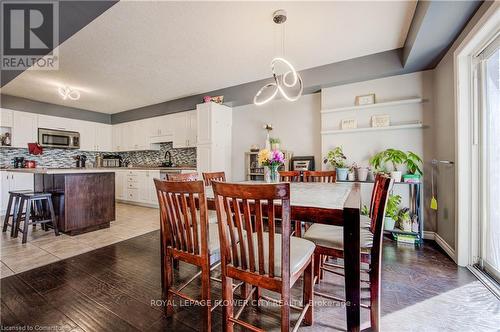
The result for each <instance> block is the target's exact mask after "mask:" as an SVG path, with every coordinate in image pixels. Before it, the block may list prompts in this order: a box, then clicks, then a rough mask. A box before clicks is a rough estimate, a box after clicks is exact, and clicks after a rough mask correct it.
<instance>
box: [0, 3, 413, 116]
mask: <svg viewBox="0 0 500 332" xmlns="http://www.w3.org/2000/svg"><path fill="white" fill-rule="evenodd" d="M415 6H416V2H409V1H401V2H399V1H388V2H379V1H366V2H352V1H349V2H347V1H346V2H339V1H335V2H279V3H277V2H196V3H194V2H182V3H181V2H159V1H155V2H139V1H134V2H128V1H120V2H119V3H118V4H116V5H115V6H113V7H111V9H109V10H108V11H106V12H105V13H104V14H103V15H101V16H100V17H98V18H97V19H96V20H95V21H93V22H92V23H90V24H89V25H88V26H86V27H85V28H83V29H82V30H81V31H79V32H78V33H77V34H75V35H74V36H72V37H71V38H70V39H68V40H67V41H66V42H64V43H63V44H62V45H60V47H59V60H60V61H59V70H58V71H36V70H27V71H25V72H24V73H22V74H21V75H20V76H18V77H17V78H16V79H14V80H13V81H11V82H10V83H9V84H7V85H6V86H5V87H4V88H3V89H2V93H5V94H9V95H14V96H19V97H24V98H29V99H34V100H39V101H44V102H49V103H55V104H60V105H66V106H72V107H77V108H82V109H87V110H93V111H98V112H104V113H116V112H121V111H125V110H129V109H133V108H137V107H141V106H145V105H150V104H155V103H160V102H164V101H167V100H172V99H177V98H181V97H185V96H189V95H195V94H199V93H204V92H207V91H211V90H216V89H219V88H224V87H229V86H233V85H238V84H242V83H246V82H251V81H254V80H259V79H263V78H267V77H270V69H269V62H270V60H271V58H272V57H273V56H274V55H277V54H278V53H279V50H280V48H279V45H280V38H279V36H280V34H279V33H280V30H279V29H278V28H276V25H275V24H274V23H273V22H272V19H271V18H272V13H273V12H274V10H276V9H279V8H284V9H286V10H287V12H288V21H287V22H286V50H285V55H286V58H287V59H288V60H290V61H291V62H292V63H293V64H294V65H295V67H296V68H297V69H299V70H301V69H306V68H311V67H316V66H320V65H325V64H329V63H333V62H337V61H342V60H346V59H351V58H356V57H359V56H363V55H368V54H372V53H378V52H382V51H386V50H391V49H395V48H399V47H402V46H403V44H404V40H405V38H406V35H407V32H408V28H409V25H410V23H411V19H412V17H413V13H414V11H415ZM305 84H306V85H307V82H305ZM63 85H69V86H71V87H73V88H76V89H79V90H80V91H81V98H80V100H78V101H63V100H62V99H61V98H60V96H59V94H58V93H57V87H59V86H63Z"/></svg>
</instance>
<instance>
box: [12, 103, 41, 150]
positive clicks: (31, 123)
mask: <svg viewBox="0 0 500 332" xmlns="http://www.w3.org/2000/svg"><path fill="white" fill-rule="evenodd" d="M37 120H38V117H37V115H36V114H33V113H27V112H18V111H15V112H13V116H12V146H13V147H16V148H27V147H28V143H34V142H37V141H38V137H37V136H38V126H37Z"/></svg>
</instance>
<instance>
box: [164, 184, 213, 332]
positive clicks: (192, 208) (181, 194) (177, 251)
mask: <svg viewBox="0 0 500 332" xmlns="http://www.w3.org/2000/svg"><path fill="white" fill-rule="evenodd" d="M154 182H155V186H156V192H157V196H158V202H159V205H160V220H161V227H160V231H161V239H162V240H161V241H162V242H161V244H162V245H161V247H162V249H161V250H162V253H163V261H162V285H163V295H164V297H165V299H166V300H167V306H166V308H165V310H166V314H167V315H170V314H172V313H173V310H174V306H173V302H172V301H173V297H174V296H178V297H180V298H183V299H185V300H187V301H190V302H193V303H197V300H195V299H194V298H192V297H190V296H188V295H186V294H184V293H182V292H181V291H182V290H183V289H184V288H185V287H186V286H188V285H189V284H190V283H191V282H192V281H193V280H195V279H196V278H197V277H199V276H200V275H201V300H202V301H204V302H200V303H202V304H203V305H204V313H203V326H204V330H205V331H210V329H211V317H212V315H211V313H212V310H213V309H215V306H213V305H212V303H211V300H210V271H211V270H213V269H214V268H215V267H217V266H218V264H217V263H218V262H219V259H220V250H219V235H218V226H217V224H216V223H215V224H209V222H208V213H207V201H206V197H205V187H204V185H203V181H184V182H174V181H161V180H159V179H154ZM196 201H198V205H199V212H198V211H197V209H196V203H195V202H196ZM174 259H175V260H180V261H183V262H185V263H188V264H192V265H195V266H197V267H199V268H200V269H201V271H200V272H198V273H197V274H195V275H194V276H193V277H191V278H190V279H189V280H188V281H187V282H185V283H184V284H182V285H181V286H180V287H178V288H177V289H174V288H173V282H174V280H173V261H174ZM163 270H164V271H163Z"/></svg>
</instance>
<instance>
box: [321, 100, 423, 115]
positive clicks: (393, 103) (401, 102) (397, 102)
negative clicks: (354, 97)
mask: <svg viewBox="0 0 500 332" xmlns="http://www.w3.org/2000/svg"><path fill="white" fill-rule="evenodd" d="M422 102H423V99H422V98H410V99H400V100H392V101H386V102H383V103H375V104H369V105H356V106H347V107H339V108H329V109H324V110H321V114H328V113H335V112H346V111H355V110H360V109H367V108H380V107H391V106H397V105H406V104H419V103H422Z"/></svg>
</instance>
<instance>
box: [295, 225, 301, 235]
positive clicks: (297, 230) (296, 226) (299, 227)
mask: <svg viewBox="0 0 500 332" xmlns="http://www.w3.org/2000/svg"><path fill="white" fill-rule="evenodd" d="M295 236H296V237H302V221H296V222H295Z"/></svg>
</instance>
